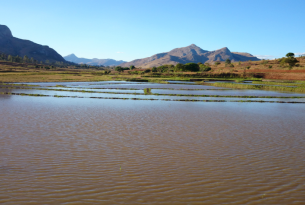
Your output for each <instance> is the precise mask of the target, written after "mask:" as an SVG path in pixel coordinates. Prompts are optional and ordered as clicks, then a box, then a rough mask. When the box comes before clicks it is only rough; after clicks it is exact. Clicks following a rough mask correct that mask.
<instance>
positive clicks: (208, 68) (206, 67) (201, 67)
mask: <svg viewBox="0 0 305 205" xmlns="http://www.w3.org/2000/svg"><path fill="white" fill-rule="evenodd" d="M199 67H200V71H201V72H206V71H210V70H211V67H210V66H207V65H204V64H201V65H200V66H199Z"/></svg>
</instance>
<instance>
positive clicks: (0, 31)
mask: <svg viewBox="0 0 305 205" xmlns="http://www.w3.org/2000/svg"><path fill="white" fill-rule="evenodd" d="M11 37H13V35H12V32H11V30H10V29H9V28H8V27H7V26H5V25H0V38H11Z"/></svg>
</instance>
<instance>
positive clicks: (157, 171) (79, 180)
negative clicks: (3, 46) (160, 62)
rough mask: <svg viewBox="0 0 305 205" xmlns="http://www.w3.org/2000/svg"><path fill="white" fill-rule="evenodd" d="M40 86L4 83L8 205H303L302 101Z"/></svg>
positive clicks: (110, 85) (0, 137)
mask: <svg viewBox="0 0 305 205" xmlns="http://www.w3.org/2000/svg"><path fill="white" fill-rule="evenodd" d="M33 84H35V85H37V86H21V85H16V84H14V85H0V116H1V118H0V204H14V205H15V204H234V205H235V204H249V205H250V204H251V205H252V204H283V205H287V204H299V205H301V204H305V197H304V196H305V185H304V184H305V160H304V155H305V149H304V147H305V126H304V121H305V115H304V113H305V95H304V94H300V93H288V92H285V93H284V92H274V91H261V90H236V89H224V88H220V87H213V86H206V85H195V84H194V83H189V84H179V82H176V81H175V82H174V83H173V84H157V83H132V82H118V81H111V82H110V81H108V82H80V83H79V82H72V83H30V85H33ZM56 86H57V87H56ZM145 88H151V93H150V94H147V95H145V94H144V91H143V89H145ZM188 95H189V96H188ZM251 101H252V102H251Z"/></svg>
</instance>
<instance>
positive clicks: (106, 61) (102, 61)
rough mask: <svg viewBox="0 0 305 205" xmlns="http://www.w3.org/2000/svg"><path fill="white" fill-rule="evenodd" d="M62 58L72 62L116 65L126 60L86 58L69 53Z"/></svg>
mask: <svg viewBox="0 0 305 205" xmlns="http://www.w3.org/2000/svg"><path fill="white" fill-rule="evenodd" d="M64 59H65V60H66V61H70V62H73V63H78V64H88V65H103V66H116V65H119V64H122V63H126V61H121V60H119V61H117V60H113V59H97V58H93V59H88V58H78V57H77V56H76V55H74V54H70V55H68V56H65V57H64Z"/></svg>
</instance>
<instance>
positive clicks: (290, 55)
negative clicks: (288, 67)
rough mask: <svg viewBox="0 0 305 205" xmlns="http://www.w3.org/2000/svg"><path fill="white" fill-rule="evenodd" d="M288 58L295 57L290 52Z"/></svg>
mask: <svg viewBox="0 0 305 205" xmlns="http://www.w3.org/2000/svg"><path fill="white" fill-rule="evenodd" d="M286 57H287V58H291V57H294V53H291V52H290V53H287V54H286Z"/></svg>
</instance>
